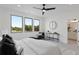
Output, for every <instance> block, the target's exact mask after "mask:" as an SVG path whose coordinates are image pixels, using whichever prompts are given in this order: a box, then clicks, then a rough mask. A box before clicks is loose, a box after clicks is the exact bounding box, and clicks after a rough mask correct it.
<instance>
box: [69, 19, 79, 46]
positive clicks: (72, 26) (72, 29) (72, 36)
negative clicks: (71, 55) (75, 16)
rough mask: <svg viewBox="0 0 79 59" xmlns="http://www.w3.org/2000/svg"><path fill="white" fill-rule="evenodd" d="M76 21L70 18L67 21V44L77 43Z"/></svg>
mask: <svg viewBox="0 0 79 59" xmlns="http://www.w3.org/2000/svg"><path fill="white" fill-rule="evenodd" d="M77 28H79V27H78V21H76V20H72V21H69V22H68V44H71V45H77V41H78V35H79V33H78V31H77Z"/></svg>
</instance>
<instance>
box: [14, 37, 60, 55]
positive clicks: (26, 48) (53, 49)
mask: <svg viewBox="0 0 79 59" xmlns="http://www.w3.org/2000/svg"><path fill="white" fill-rule="evenodd" d="M15 43H16V47H17V50H19V49H20V47H21V48H23V52H22V54H23V55H60V54H61V52H60V49H59V48H58V47H57V45H56V44H54V43H52V42H49V41H45V40H36V39H33V38H25V39H22V40H19V41H15Z"/></svg>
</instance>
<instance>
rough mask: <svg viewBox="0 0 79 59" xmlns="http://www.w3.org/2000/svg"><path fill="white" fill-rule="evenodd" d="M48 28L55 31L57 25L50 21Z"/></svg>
mask: <svg viewBox="0 0 79 59" xmlns="http://www.w3.org/2000/svg"><path fill="white" fill-rule="evenodd" d="M49 28H50V29H51V30H54V29H56V28H57V23H56V21H50V22H49Z"/></svg>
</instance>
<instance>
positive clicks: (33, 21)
mask: <svg viewBox="0 0 79 59" xmlns="http://www.w3.org/2000/svg"><path fill="white" fill-rule="evenodd" d="M34 20H38V21H39V31H34ZM33 31H34V32H40V20H39V19H33Z"/></svg>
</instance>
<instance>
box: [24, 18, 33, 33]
mask: <svg viewBox="0 0 79 59" xmlns="http://www.w3.org/2000/svg"><path fill="white" fill-rule="evenodd" d="M25 19H32V31H26V30H25ZM24 32H33V18H30V17H24Z"/></svg>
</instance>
